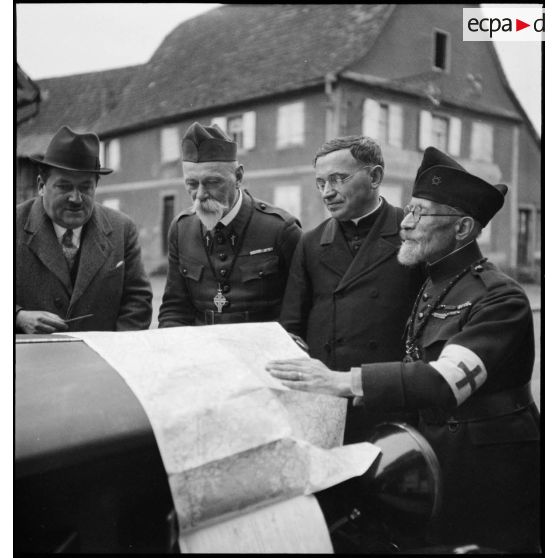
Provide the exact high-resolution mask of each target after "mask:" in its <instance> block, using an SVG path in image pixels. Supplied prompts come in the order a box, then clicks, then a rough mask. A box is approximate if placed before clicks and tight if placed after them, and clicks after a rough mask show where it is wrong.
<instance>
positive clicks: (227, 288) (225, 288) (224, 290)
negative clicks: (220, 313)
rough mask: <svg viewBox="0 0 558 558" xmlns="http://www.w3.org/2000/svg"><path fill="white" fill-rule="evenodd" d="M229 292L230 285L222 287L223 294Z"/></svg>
mask: <svg viewBox="0 0 558 558" xmlns="http://www.w3.org/2000/svg"><path fill="white" fill-rule="evenodd" d="M230 290H231V286H230V285H223V292H224V293H228V292H229V291H230Z"/></svg>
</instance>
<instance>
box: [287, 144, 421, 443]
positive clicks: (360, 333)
mask: <svg viewBox="0 0 558 558" xmlns="http://www.w3.org/2000/svg"><path fill="white" fill-rule="evenodd" d="M314 166H315V173H316V187H317V190H318V192H319V194H320V195H321V197H322V200H323V203H324V204H325V206H326V207H327V209H328V211H329V212H330V213H331V218H329V219H327V220H326V221H324V222H323V223H321V224H320V225H318V227H316V228H315V229H313V230H311V231H309V232H306V233H305V234H303V237H302V240H301V241H300V242H299V244H298V246H297V250H296V251H295V255H294V257H293V262H292V265H291V271H290V274H289V281H288V284H287V289H286V291H285V297H284V299H283V306H282V310H281V317H280V322H281V324H282V325H283V326H284V327H285V329H286V330H287V331H289V332H290V333H291V334H294V335H296V336H299V337H301V338H302V339H303V340H304V341H305V342H306V343H307V344H308V347H309V353H310V356H312V357H314V358H317V359H319V360H320V361H321V362H323V363H324V364H325V365H327V366H329V367H331V368H334V369H335V370H342V371H344V372H345V373H346V375H347V377H349V376H350V374H349V370H350V369H351V367H353V366H360V365H361V363H362V362H383V361H390V360H397V359H401V358H402V357H403V355H404V346H403V332H404V328H405V322H406V320H407V317H408V315H409V313H410V311H411V309H412V304H413V301H414V299H415V296H416V294H417V292H418V289H419V288H420V285H421V284H422V280H423V274H422V272H421V270H420V269H411V268H408V267H404V266H403V265H401V264H400V263H399V262H398V261H397V251H398V250H399V247H400V245H401V239H400V238H399V224H400V223H401V220H402V218H403V211H402V210H401V209H400V208H396V207H393V206H392V205H390V204H389V203H388V202H387V201H386V200H385V199H383V198H382V197H381V196H380V195H379V188H380V184H381V182H382V179H383V176H384V160H383V156H382V152H381V149H380V146H379V145H378V144H377V143H376V142H375V141H374V140H372V139H371V138H368V137H364V136H346V137H340V138H336V139H332V140H330V141H328V142H326V143H325V144H324V145H323V146H322V147H321V148H320V149H319V150H318V152H317V154H316V157H315V159H314ZM375 418H377V417H374V416H370V415H367V414H366V413H365V411H364V407H363V406H362V405H361V404H358V402H357V404H353V405H350V406H349V411H348V416H347V424H346V428H345V442H346V443H351V442H359V441H362V440H366V439H367V438H368V436H369V434H370V432H371V431H372V429H373V426H374V423H375V420H374V419H375Z"/></svg>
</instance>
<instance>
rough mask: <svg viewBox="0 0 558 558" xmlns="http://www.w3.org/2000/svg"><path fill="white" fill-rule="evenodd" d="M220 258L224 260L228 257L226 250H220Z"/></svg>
mask: <svg viewBox="0 0 558 558" xmlns="http://www.w3.org/2000/svg"><path fill="white" fill-rule="evenodd" d="M219 259H220V260H221V261H222V262H224V261H225V260H226V259H227V254H225V252H220V253H219Z"/></svg>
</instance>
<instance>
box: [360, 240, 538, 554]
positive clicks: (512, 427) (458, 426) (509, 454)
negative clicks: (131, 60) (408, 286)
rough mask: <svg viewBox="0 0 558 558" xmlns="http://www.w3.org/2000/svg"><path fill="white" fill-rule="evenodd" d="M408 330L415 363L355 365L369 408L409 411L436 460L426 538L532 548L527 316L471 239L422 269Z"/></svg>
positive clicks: (513, 289) (521, 298) (533, 417)
mask: <svg viewBox="0 0 558 558" xmlns="http://www.w3.org/2000/svg"><path fill="white" fill-rule="evenodd" d="M428 274H429V277H428V279H427V281H426V283H425V285H424V288H423V290H422V292H421V294H420V296H419V298H418V299H417V304H416V307H415V308H414V311H413V314H412V317H411V321H410V324H409V332H408V334H409V335H408V338H407V339H408V347H409V350H408V352H409V353H410V355H411V358H412V359H415V361H414V362H413V361H410V362H400V363H390V364H387V365H386V364H384V365H380V364H367V365H364V366H363V369H362V372H363V388H364V400H365V404H366V405H367V406H370V407H371V408H373V409H386V410H387V409H389V410H393V409H418V410H419V414H420V422H419V424H418V427H419V430H420V431H421V432H422V433H423V434H424V436H425V437H426V439H427V440H428V441H429V442H430V444H431V445H432V447H433V449H434V451H435V453H436V455H437V457H438V459H439V461H440V465H441V469H442V477H443V478H442V480H443V493H442V509H441V511H440V514H439V518H438V521H437V523H436V524H435V526H434V529H433V531H432V541H433V542H436V543H441V544H450V545H458V544H469V543H475V544H477V545H479V546H485V547H489V548H495V549H499V550H508V551H511V552H514V551H517V552H520V551H533V550H536V548H537V545H538V541H539V539H538V536H539V533H538V517H539V513H540V510H539V425H538V418H539V417H538V411H537V408H536V406H535V404H534V403H533V400H532V397H531V395H530V389H529V381H530V378H531V373H532V370H533V361H534V335H533V321H532V312H531V308H530V306H529V301H528V299H527V297H526V295H525V293H524V291H523V290H522V288H521V287H520V286H519V285H518V284H517V283H516V282H515V281H513V280H512V279H510V278H509V277H507V276H506V275H505V274H503V273H502V272H500V271H499V270H498V269H497V268H495V266H494V265H492V264H491V263H488V262H485V261H483V259H482V255H481V253H480V251H479V249H478V246H477V244H476V242H473V243H471V244H469V245H467V246H465V247H463V248H462V249H460V250H458V251H456V252H454V253H452V254H450V255H449V256H447V257H446V258H444V259H443V260H441V261H439V262H437V263H436V264H434V265H432V266H429V267H428Z"/></svg>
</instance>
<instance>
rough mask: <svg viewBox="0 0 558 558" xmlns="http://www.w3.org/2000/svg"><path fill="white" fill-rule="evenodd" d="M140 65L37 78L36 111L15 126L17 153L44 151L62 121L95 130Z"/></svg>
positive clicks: (62, 123) (78, 127)
mask: <svg viewBox="0 0 558 558" xmlns="http://www.w3.org/2000/svg"><path fill="white" fill-rule="evenodd" d="M139 67H140V66H127V67H125V68H117V69H113V70H106V71H102V72H90V73H87V74H77V75H71V76H65V77H57V78H48V79H41V80H37V81H36V82H35V83H36V84H37V85H38V86H39V88H40V91H41V103H40V105H39V111H38V113H37V114H36V115H35V116H34V117H33V118H31V119H29V120H27V121H26V122H25V123H23V124H21V125H20V126H18V128H17V135H18V142H17V144H18V145H17V153H18V155H23V156H25V155H33V154H39V153H43V152H44V150H45V148H46V146H47V145H48V142H49V141H50V139H51V137H52V135H53V134H54V133H55V132H56V131H57V130H58V129H59V128H60V127H61V126H62V125H64V124H65V125H67V126H70V127H71V128H73V129H74V130H76V131H78V132H85V131H91V130H93V131H98V128H97V122H98V121H99V119H100V118H101V117H102V116H103V114H105V113H107V112H109V111H110V110H111V109H113V108H114V107H115V106H116V105H117V103H118V102H120V99H121V96H122V91H123V90H125V87H126V85H127V84H128V83H129V82H130V80H131V79H132V77H133V76H134V74H135V73H136V72H137V70H138V68H139Z"/></svg>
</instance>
